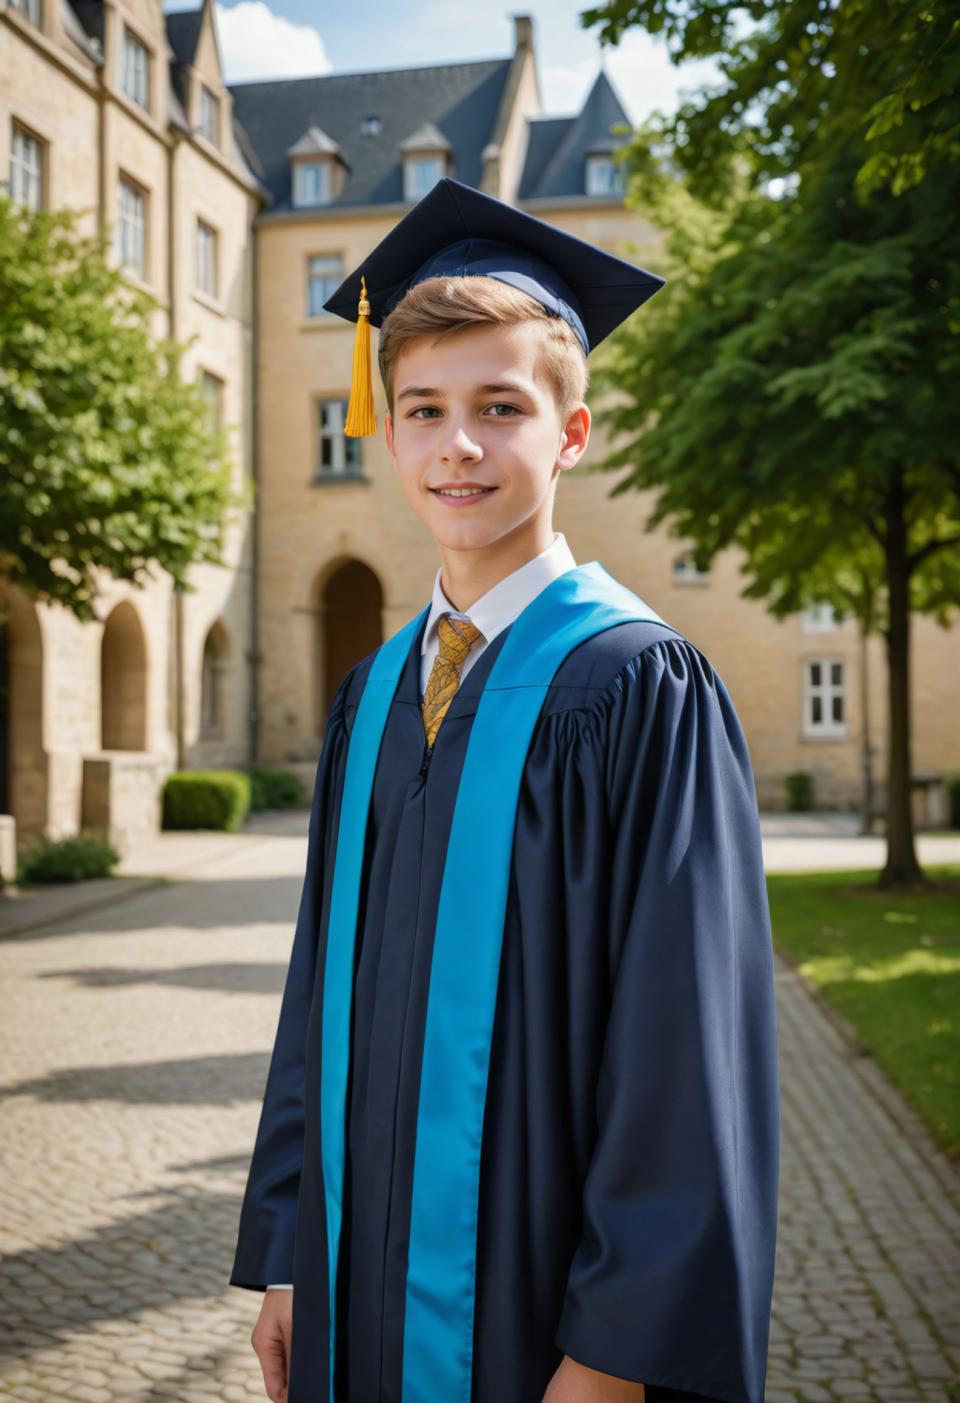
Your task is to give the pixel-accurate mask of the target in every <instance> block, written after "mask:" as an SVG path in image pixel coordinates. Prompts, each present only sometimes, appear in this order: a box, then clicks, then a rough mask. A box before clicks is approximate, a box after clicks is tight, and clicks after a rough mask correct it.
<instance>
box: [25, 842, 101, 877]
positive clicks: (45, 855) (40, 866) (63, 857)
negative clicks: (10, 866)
mask: <svg viewBox="0 0 960 1403" xmlns="http://www.w3.org/2000/svg"><path fill="white" fill-rule="evenodd" d="M119 861H120V854H119V853H118V852H117V851H116V849H115V848H113V847H112V846H111V844H110V843H109V841H108V840H107V838H106V837H105V836H104V835H103V834H102V833H96V832H84V833H79V834H77V835H75V836H74V837H72V838H38V839H37V841H36V842H35V843H34V844H33V845H32V847H30V848H28V849H27V851H26V852H25V853H24V854H23V856H22V858H21V859H20V863H19V870H18V873H17V880H18V881H19V882H83V881H88V880H90V879H91V878H94V877H112V876H113V868H114V867H115V866H116V865H117V863H118V862H119Z"/></svg>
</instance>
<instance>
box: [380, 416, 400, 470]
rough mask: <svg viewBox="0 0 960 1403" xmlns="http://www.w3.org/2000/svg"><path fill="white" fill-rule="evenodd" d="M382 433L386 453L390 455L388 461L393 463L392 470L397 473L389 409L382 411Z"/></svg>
mask: <svg viewBox="0 0 960 1403" xmlns="http://www.w3.org/2000/svg"><path fill="white" fill-rule="evenodd" d="M383 433H384V438H385V439H386V442H387V452H388V453H389V454H390V461H391V462H392V463H393V470H394V472H397V471H399V469H398V467H397V455H396V451H395V449H394V446H393V419H392V417H391V415H390V411H389V409H386V410H384V413H383Z"/></svg>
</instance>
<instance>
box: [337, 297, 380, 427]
mask: <svg viewBox="0 0 960 1403" xmlns="http://www.w3.org/2000/svg"><path fill="white" fill-rule="evenodd" d="M359 313H360V315H359V316H358V317H357V334H356V336H355V337H354V341H353V379H352V381H351V385H350V403H349V405H348V406H347V422H346V424H345V426H344V430H343V431H344V433H345V434H349V435H350V437H351V438H362V437H363V436H364V435H366V434H375V433H376V432H377V416H376V412H375V410H374V407H373V384H372V380H371V376H370V303H369V302H368V301H367V280H366V278H364V277H361V278H360V305H359Z"/></svg>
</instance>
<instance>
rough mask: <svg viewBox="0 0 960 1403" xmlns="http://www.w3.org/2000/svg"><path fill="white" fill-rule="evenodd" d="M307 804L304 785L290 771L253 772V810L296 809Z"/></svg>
mask: <svg viewBox="0 0 960 1403" xmlns="http://www.w3.org/2000/svg"><path fill="white" fill-rule="evenodd" d="M306 802H307V795H306V793H305V791H304V788H303V785H302V784H301V783H300V781H299V780H298V779H297V777H296V775H293V774H291V773H290V771H289V770H269V769H265V770H253V771H251V774H250V807H251V809H295V808H297V807H298V806H299V805H303V804H305V803H306Z"/></svg>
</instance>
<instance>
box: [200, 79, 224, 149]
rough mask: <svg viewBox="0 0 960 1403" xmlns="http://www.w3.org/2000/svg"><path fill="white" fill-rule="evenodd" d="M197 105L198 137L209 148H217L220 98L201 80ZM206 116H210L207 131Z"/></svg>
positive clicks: (218, 143) (218, 141)
mask: <svg viewBox="0 0 960 1403" xmlns="http://www.w3.org/2000/svg"><path fill="white" fill-rule="evenodd" d="M198 103H199V111H198V114H197V115H198V117H199V119H200V120H199V122H198V124H197V130H198V131H199V133H200V135H201V136H202V137H203V138H204V140H205V141H209V143H210V145H211V146H216V147H219V145H220V98H219V96H218V95H217V94H216V93H215V92H214V91H213V89H212V88H211V87H209V86H208V85H207V84H206V83H204V82H203V81H202V80H201V81H200V96H199V99H198ZM208 115H212V123H211V125H210V128H209V130H208V127H207V117H208Z"/></svg>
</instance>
